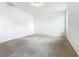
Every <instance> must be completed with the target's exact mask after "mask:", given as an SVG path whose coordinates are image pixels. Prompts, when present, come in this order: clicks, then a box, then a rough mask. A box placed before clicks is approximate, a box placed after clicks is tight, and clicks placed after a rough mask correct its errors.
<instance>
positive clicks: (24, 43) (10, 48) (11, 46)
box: [0, 35, 77, 57]
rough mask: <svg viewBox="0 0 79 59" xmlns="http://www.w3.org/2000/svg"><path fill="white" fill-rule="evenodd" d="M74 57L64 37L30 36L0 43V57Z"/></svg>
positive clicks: (74, 54) (73, 52)
mask: <svg viewBox="0 0 79 59" xmlns="http://www.w3.org/2000/svg"><path fill="white" fill-rule="evenodd" d="M72 56H73V57H76V56H77V54H76V53H75V51H74V50H73V48H72V47H71V45H70V44H69V42H68V41H67V39H66V37H64V36H63V37H51V36H47V35H30V36H25V37H22V38H18V39H13V40H10V41H7V42H4V43H0V57H72Z"/></svg>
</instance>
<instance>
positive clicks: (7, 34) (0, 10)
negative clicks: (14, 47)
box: [0, 4, 34, 42]
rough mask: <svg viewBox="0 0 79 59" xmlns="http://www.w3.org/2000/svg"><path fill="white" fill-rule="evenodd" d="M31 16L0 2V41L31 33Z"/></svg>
mask: <svg viewBox="0 0 79 59" xmlns="http://www.w3.org/2000/svg"><path fill="white" fill-rule="evenodd" d="M33 31H34V30H33V16H32V15H30V14H28V13H25V12H22V11H20V10H18V9H16V8H13V7H10V6H7V5H5V4H0V42H4V41H8V40H11V39H14V38H17V37H21V36H25V35H30V34H33Z"/></svg>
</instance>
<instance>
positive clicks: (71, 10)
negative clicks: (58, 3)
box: [67, 2, 79, 55]
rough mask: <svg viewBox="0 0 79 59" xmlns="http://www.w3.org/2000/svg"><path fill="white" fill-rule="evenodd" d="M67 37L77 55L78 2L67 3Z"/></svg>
mask: <svg viewBox="0 0 79 59" xmlns="http://www.w3.org/2000/svg"><path fill="white" fill-rule="evenodd" d="M67 8H68V31H67V37H68V40H69V41H70V43H71V45H72V46H73V47H74V49H75V50H76V52H77V54H78V55H79V3H77V2H76V3H68V6H67Z"/></svg>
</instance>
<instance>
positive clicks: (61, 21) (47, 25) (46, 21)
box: [34, 12, 65, 36]
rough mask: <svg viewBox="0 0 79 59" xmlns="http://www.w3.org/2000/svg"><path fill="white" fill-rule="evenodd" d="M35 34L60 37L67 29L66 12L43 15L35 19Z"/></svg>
mask: <svg viewBox="0 0 79 59" xmlns="http://www.w3.org/2000/svg"><path fill="white" fill-rule="evenodd" d="M34 26H35V34H45V35H51V36H59V35H60V34H62V33H63V32H64V29H65V27H64V26H65V12H55V13H48V14H41V15H39V16H37V17H35V18H34Z"/></svg>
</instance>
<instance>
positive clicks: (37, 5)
mask: <svg viewBox="0 0 79 59" xmlns="http://www.w3.org/2000/svg"><path fill="white" fill-rule="evenodd" d="M40 5H41V3H40V2H33V7H39V6H40Z"/></svg>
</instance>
